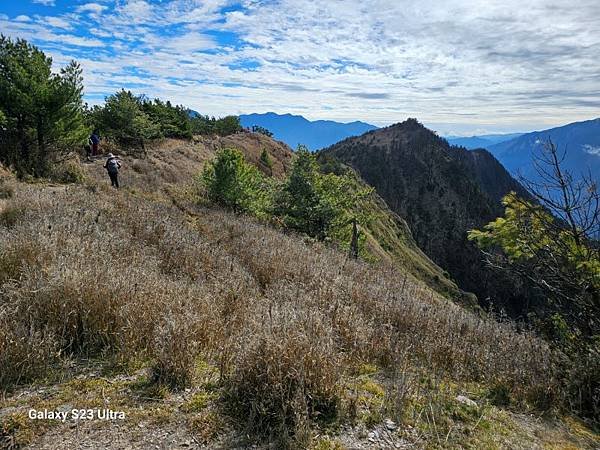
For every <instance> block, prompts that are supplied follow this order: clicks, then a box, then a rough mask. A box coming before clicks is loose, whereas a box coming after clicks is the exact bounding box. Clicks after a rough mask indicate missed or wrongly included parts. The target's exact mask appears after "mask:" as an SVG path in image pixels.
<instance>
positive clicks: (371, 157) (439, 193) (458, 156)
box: [323, 119, 525, 313]
mask: <svg viewBox="0 0 600 450" xmlns="http://www.w3.org/2000/svg"><path fill="white" fill-rule="evenodd" d="M323 154H324V155H329V156H333V157H335V158H337V159H339V160H340V161H342V162H343V163H345V164H348V165H349V166H351V167H352V168H353V169H355V170H356V171H357V172H358V173H359V174H360V176H361V177H362V178H363V179H364V180H365V181H366V182H367V183H368V184H370V185H371V186H374V187H375V189H376V190H377V192H378V193H379V195H381V197H382V198H383V199H384V200H385V201H386V203H387V204H388V205H389V206H390V208H391V209H392V210H393V211H394V212H396V213H397V214H399V215H400V216H401V217H403V218H404V219H405V220H406V221H407V222H408V225H409V227H410V229H411V231H412V234H413V236H414V238H415V240H416V242H417V245H418V246H419V248H421V249H422V250H423V251H424V252H425V253H426V254H427V255H428V256H429V257H430V258H431V259H432V260H433V261H434V262H435V263H437V264H438V265H440V266H441V267H442V268H444V269H446V270H447V271H448V272H450V275H451V276H452V277H453V278H454V279H455V280H456V281H457V283H458V285H459V286H460V287H461V288H462V289H465V290H468V291H470V292H474V293H475V294H477V296H478V297H479V298H480V300H483V299H486V298H488V297H491V298H492V299H493V300H495V301H501V302H502V303H504V304H505V306H507V307H510V308H512V309H515V312H517V313H518V312H519V311H520V309H521V308H522V307H523V306H524V303H523V301H522V300H523V299H522V297H521V295H522V293H520V292H516V291H515V289H513V286H511V284H510V283H507V281H506V280H500V279H499V278H498V276H497V274H495V273H492V272H491V271H489V270H488V269H487V268H485V267H484V266H483V264H482V261H481V260H482V256H481V254H480V252H479V250H478V249H477V248H476V247H475V246H474V245H473V244H472V243H470V242H469V241H468V240H467V238H466V232H467V230H469V229H472V228H476V227H480V226H482V225H483V224H486V223H488V222H489V221H490V220H492V219H494V218H496V217H497V216H499V215H501V213H502V207H501V204H500V199H501V197H502V196H503V195H504V194H506V193H507V192H509V191H510V190H518V191H519V192H521V193H522V194H523V195H525V192H524V190H523V188H522V187H521V186H520V185H519V184H518V183H517V182H516V181H515V180H514V179H512V178H511V177H510V175H509V174H508V173H507V172H506V170H504V168H503V167H502V166H501V165H500V164H499V163H498V162H497V161H496V160H495V159H494V157H493V156H492V155H490V154H489V153H487V152H486V151H485V150H481V151H477V152H469V151H467V150H465V149H461V148H456V147H451V146H449V145H448V144H447V142H446V141H445V140H444V139H442V138H440V137H438V136H437V135H436V134H434V133H433V132H432V131H430V130H428V129H426V128H425V127H423V126H422V125H421V124H419V123H418V122H417V121H416V120H414V119H409V120H407V121H406V122H403V123H400V124H396V125H392V126H390V127H387V128H383V129H380V130H376V131H372V132H369V133H367V134H364V135H362V136H360V137H355V138H349V139H346V140H345V141H342V142H340V143H338V144H336V145H333V146H331V147H329V148H328V149H325V150H324V151H323Z"/></svg>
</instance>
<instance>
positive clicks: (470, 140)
mask: <svg viewBox="0 0 600 450" xmlns="http://www.w3.org/2000/svg"><path fill="white" fill-rule="evenodd" d="M522 135H523V133H509V134H484V135H480V136H468V137H465V136H446V140H447V141H448V143H449V144H451V145H456V146H459V147H465V148H466V149H467V150H475V149H478V148H487V147H489V146H491V145H495V144H499V143H500V142H505V141H509V140H511V139H515V138H517V137H519V136H522Z"/></svg>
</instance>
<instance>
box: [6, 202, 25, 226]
mask: <svg viewBox="0 0 600 450" xmlns="http://www.w3.org/2000/svg"><path fill="white" fill-rule="evenodd" d="M24 213H25V209H24V208H23V207H22V206H17V205H16V204H15V203H9V204H7V205H6V206H5V207H4V208H3V209H0V227H6V228H11V227H14V226H15V225H16V224H17V223H18V222H19V220H20V219H21V218H22V217H23V214H24Z"/></svg>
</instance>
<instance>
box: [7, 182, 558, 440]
mask: <svg viewBox="0 0 600 450" xmlns="http://www.w3.org/2000/svg"><path fill="white" fill-rule="evenodd" d="M9 203H10V204H11V205H13V206H14V205H16V206H19V207H22V208H23V211H22V213H21V214H20V215H19V217H18V218H17V219H15V220H14V221H12V222H11V223H9V224H3V225H2V233H1V234H0V274H1V277H0V282H1V283H2V284H1V288H0V289H1V290H0V330H1V332H0V365H1V367H2V368H3V370H2V372H1V374H0V386H1V387H2V388H3V389H7V388H9V387H10V386H14V385H15V384H19V383H24V382H28V381H31V380H34V379H36V378H41V377H43V376H44V375H45V374H47V373H48V372H49V371H51V370H52V369H53V368H56V367H60V363H61V361H62V360H63V359H64V358H65V357H79V356H92V355H101V356H107V357H109V356H110V357H117V358H119V359H122V360H128V359H139V358H141V359H147V360H149V361H150V365H151V367H152V371H153V372H152V373H153V375H154V380H155V381H156V382H160V383H163V384H166V385H169V386H172V387H180V386H186V385H189V384H190V383H193V382H194V378H193V368H194V366H195V361H196V360H197V358H198V356H199V355H202V356H203V357H204V358H207V359H209V360H210V361H211V362H212V363H213V364H214V365H215V366H216V367H218V369H219V372H220V380H221V383H222V386H223V392H224V402H225V405H226V408H227V411H228V414H230V415H231V416H232V417H236V418H238V420H239V421H240V423H244V424H245V425H246V426H247V428H248V430H249V431H251V432H252V433H255V434H258V435H262V436H271V437H274V436H278V437H281V436H286V435H287V436H300V435H301V434H302V433H304V432H306V430H307V429H310V427H311V426H312V424H314V423H323V421H325V422H327V421H330V420H334V419H335V418H336V417H339V416H342V415H343V411H341V408H342V407H343V404H344V402H345V399H344V383H345V379H346V377H347V376H349V375H351V374H353V373H355V372H356V370H357V367H360V366H361V365H364V364H365V363H370V364H373V365H375V366H377V367H380V368H382V369H383V370H384V371H388V372H390V373H392V372H394V371H395V370H396V369H397V368H398V367H410V368H411V369H410V370H411V371H414V372H420V371H427V372H430V373H433V374H436V375H439V376H440V377H445V378H449V379H454V380H463V381H478V382H482V383H485V384H488V385H501V386H503V388H504V389H506V391H507V392H508V395H510V396H511V398H513V399H514V400H515V401H517V402H522V403H531V402H535V401H537V400H539V399H540V398H546V397H548V396H552V395H553V390H554V389H555V384H554V373H553V367H554V365H553V356H552V353H551V351H550V350H549V349H548V347H547V346H546V345H545V343H544V342H542V341H541V340H539V339H537V338H535V337H534V336H533V335H530V334H527V333H517V332H516V331H515V330H514V329H513V328H512V327H511V326H510V325H508V324H498V323H495V322H492V321H486V320H483V319H481V318H478V317H476V316H475V315H473V314H471V313H469V312H467V311H465V310H463V309H462V308H460V307H457V306H456V305H454V304H452V303H451V302H449V301H447V300H446V299H444V298H442V297H440V296H438V295H437V294H436V293H434V292H433V291H431V290H430V289H428V288H426V287H425V286H424V285H422V284H420V283H418V282H415V281H412V279H411V278H408V279H407V277H406V276H405V274H403V273H402V272H401V271H398V270H397V269H395V268H393V267H391V266H384V265H380V266H373V265H369V264H366V263H361V262H354V261H349V260H348V259H347V258H346V256H345V255H343V254H340V253H338V252H336V251H335V250H333V249H328V248H326V247H324V246H322V245H320V244H315V243H308V242H305V241H304V240H303V239H302V238H301V237H299V236H295V235H285V234H282V233H280V232H279V231H277V230H274V229H272V228H270V227H268V226H264V225H261V224H259V223H257V222H255V221H253V220H251V219H249V218H246V217H239V216H235V215H232V214H229V213H226V212H223V211H219V210H216V209H206V208H202V207H199V206H196V205H194V204H193V203H188V204H185V205H183V206H182V205H180V207H175V206H171V205H169V204H167V203H166V202H155V201H151V200H147V199H145V198H144V197H140V196H137V195H133V194H131V193H128V192H126V191H124V192H119V193H117V192H115V191H113V190H111V189H109V188H104V187H101V188H99V189H96V190H95V191H94V190H93V189H88V188H86V187H84V186H67V187H58V188H48V187H46V188H45V187H43V186H35V185H24V184H21V185H18V186H17V189H16V191H15V194H14V196H13V198H11V199H10V200H9ZM181 208H183V210H182V209H181ZM406 280H408V281H406Z"/></svg>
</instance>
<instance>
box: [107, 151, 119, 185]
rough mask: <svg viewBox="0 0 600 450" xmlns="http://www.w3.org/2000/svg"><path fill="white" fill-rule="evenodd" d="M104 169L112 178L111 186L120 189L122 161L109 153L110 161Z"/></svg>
mask: <svg viewBox="0 0 600 450" xmlns="http://www.w3.org/2000/svg"><path fill="white" fill-rule="evenodd" d="M104 168H105V169H106V171H107V172H108V176H109V177H110V185H111V186H114V187H115V188H117V189H119V169H120V168H121V161H119V159H118V158H117V157H116V156H115V155H113V154H112V153H109V154H108V159H107V160H106V162H105V163H104Z"/></svg>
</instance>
